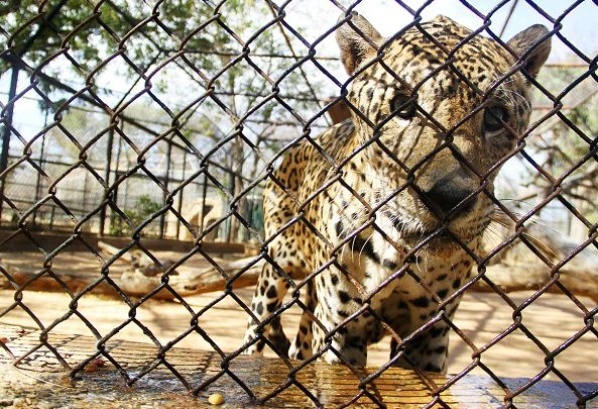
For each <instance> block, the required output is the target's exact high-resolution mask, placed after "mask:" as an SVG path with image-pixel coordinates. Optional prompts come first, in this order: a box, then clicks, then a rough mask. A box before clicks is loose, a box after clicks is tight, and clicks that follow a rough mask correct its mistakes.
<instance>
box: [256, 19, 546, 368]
mask: <svg viewBox="0 0 598 409" xmlns="http://www.w3.org/2000/svg"><path fill="white" fill-rule="evenodd" d="M482 31H483V30H481V29H480V30H477V31H471V30H469V29H467V28H465V27H463V26H461V25H459V24H458V23H456V22H454V21H453V20H451V19H449V18H447V17H444V16H438V17H436V18H434V19H433V20H431V21H428V22H423V23H421V22H417V21H414V22H413V23H412V24H410V25H409V26H408V27H406V28H403V29H401V30H400V31H399V32H398V33H397V34H395V35H393V36H391V37H390V38H388V39H385V38H383V37H382V35H381V34H379V32H378V31H377V30H376V29H375V28H374V27H373V26H372V25H371V24H370V23H369V22H368V21H367V20H366V19H365V18H364V17H363V16H361V15H359V14H357V13H355V12H352V13H348V14H346V15H345V14H343V15H342V16H341V18H340V20H339V23H338V28H337V30H336V40H337V43H338V45H339V48H340V52H341V61H342V63H343V65H344V68H345V69H346V71H347V73H348V74H349V80H348V81H347V82H346V83H345V85H344V86H343V87H342V96H341V97H342V98H343V100H344V101H345V103H346V104H347V106H348V107H349V108H350V110H351V118H350V119H348V120H346V121H344V122H341V123H338V124H336V125H334V126H332V127H331V128H329V129H328V130H326V131H325V132H324V133H322V134H321V135H319V136H318V137H315V138H309V137H305V138H304V139H303V140H301V142H300V143H298V144H295V145H294V146H292V147H290V148H288V149H287V150H286V152H285V153H284V157H283V159H282V162H281V164H280V165H279V166H278V167H277V168H276V169H275V170H273V171H272V172H271V173H270V174H269V175H268V177H267V182H266V185H265V189H264V194H263V205H264V221H265V235H266V238H267V239H266V240H267V253H266V255H265V258H266V262H265V263H264V266H263V269H262V270H261V273H260V275H259V280H258V284H257V286H256V289H255V293H254V296H253V300H252V302H251V308H250V309H251V316H250V318H249V322H248V326H247V330H246V334H245V338H244V352H245V353H247V354H259V353H262V352H263V349H264V347H265V345H269V346H270V347H271V348H272V349H274V350H275V351H276V352H278V353H279V354H281V355H284V356H288V357H291V358H296V359H303V360H305V359H316V358H319V359H323V360H325V361H327V362H330V363H338V362H344V363H346V364H351V365H355V366H365V365H366V363H367V347H368V345H369V344H372V343H375V342H378V341H380V340H381V339H382V338H383V337H384V336H385V335H387V334H390V335H391V336H390V338H391V346H390V351H391V352H390V359H391V364H394V365H398V366H403V367H411V368H418V369H421V370H425V371H433V372H446V367H447V356H448V341H449V333H450V332H451V331H450V330H451V320H452V318H453V316H454V314H455V311H456V309H457V306H458V304H459V301H460V299H461V296H462V294H463V292H464V291H465V290H466V289H467V287H468V285H469V283H471V282H472V281H473V280H475V279H476V278H479V274H481V272H482V271H483V270H482V269H478V263H479V260H480V254H481V248H480V246H481V242H482V237H483V235H484V232H485V231H486V229H487V227H488V225H489V224H490V222H491V220H492V217H493V213H494V212H495V210H496V199H495V198H494V194H493V193H494V181H495V178H496V175H497V172H498V171H499V169H500V168H501V166H502V164H503V163H504V162H505V161H506V160H507V159H508V158H509V157H510V156H512V155H513V154H514V152H515V151H516V147H517V146H519V145H520V144H521V143H522V141H523V140H524V138H525V137H526V134H527V132H528V131H527V128H528V125H529V121H530V111H531V105H530V92H531V91H530V89H531V84H532V83H533V82H534V81H535V78H536V76H537V75H538V72H539V70H540V69H541V67H542V65H543V64H544V63H545V61H546V59H547V58H548V55H549V53H550V48H551V44H550V32H549V30H548V29H547V28H546V27H544V26H542V25H532V26H530V27H529V28H527V29H525V30H523V31H521V32H520V33H519V34H517V35H515V36H514V37H513V38H511V39H510V40H509V41H507V42H506V43H505V42H502V41H501V40H499V39H498V37H496V36H487V35H482V33H481V32H482ZM289 291H292V292H293V294H294V295H295V296H294V297H292V298H291V301H288V302H286V303H285V302H284V297H285V295H286V294H287V293H288V292H289ZM301 294H302V295H301ZM300 295H301V297H300ZM293 304H297V305H299V306H300V307H302V308H303V312H302V315H301V318H300V323H299V328H298V330H297V332H296V336H295V337H294V340H293V342H291V341H290V340H289V339H288V338H287V337H286V335H285V333H284V330H283V328H282V325H281V318H280V316H281V314H282V313H283V312H284V311H285V310H286V309H288V308H289V307H290V306H291V305H293Z"/></svg>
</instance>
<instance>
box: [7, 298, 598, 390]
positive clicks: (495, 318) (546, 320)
mask: <svg viewBox="0 0 598 409" xmlns="http://www.w3.org/2000/svg"><path fill="white" fill-rule="evenodd" d="M251 293H252V290H251V289H249V288H246V289H241V290H236V291H235V295H236V296H238V297H239V299H240V300H242V301H243V302H245V303H248V302H249V301H250V299H251ZM531 295H533V292H525V293H523V292H519V293H514V294H511V295H509V298H510V300H511V302H512V303H513V304H514V305H517V306H519V305H521V304H522V303H523V302H524V301H526V300H527V299H528V298H529V297H530V296H531ZM22 296H23V299H22V302H23V303H24V304H25V305H26V306H27V309H28V310H29V311H27V310H25V309H23V308H21V307H16V308H14V309H10V308H11V305H13V303H14V297H15V293H14V292H13V291H11V290H1V291H0V312H2V311H6V310H7V309H10V311H8V312H7V313H5V314H4V315H3V316H2V317H0V322H2V323H6V324H16V325H21V326H26V327H37V325H36V323H35V321H34V320H33V318H32V317H31V315H30V313H32V314H34V315H35V316H36V317H37V319H39V320H40V322H41V324H42V325H44V326H49V325H51V324H52V323H53V322H55V321H56V320H59V319H61V318H63V317H65V314H66V313H67V312H68V311H69V303H70V301H71V300H70V298H69V297H68V296H67V295H65V294H60V293H47V292H33V291H31V292H30V291H27V292H24V293H23V295H22ZM221 296H222V293H219V292H216V293H210V294H204V295H197V296H191V297H186V299H185V300H186V302H187V303H188V304H189V305H190V306H191V308H192V310H193V312H194V313H195V314H198V313H200V312H201V314H200V315H199V318H198V323H199V325H200V327H201V328H202V329H203V330H204V331H205V333H206V334H207V335H208V336H209V338H210V340H211V342H213V343H215V344H216V345H218V347H219V348H221V349H222V350H224V351H234V350H235V349H237V348H239V347H240V346H241V343H242V337H243V332H244V329H245V325H246V318H245V317H246V314H245V312H244V311H243V310H242V308H241V306H240V305H239V304H238V303H237V301H236V300H234V298H233V297H232V296H230V295H229V296H226V297H224V298H223V299H222V300H220V301H218V302H216V303H215V304H214V305H211V306H210V308H209V309H207V310H205V311H204V308H205V307H206V306H209V305H210V304H212V303H213V302H214V301H215V300H216V299H218V298H219V297H221ZM579 301H580V302H582V303H583V304H585V307H586V308H588V309H591V308H595V305H592V303H591V301H590V300H589V299H580V300H579ZM76 307H77V311H78V312H79V313H80V314H81V315H82V316H84V317H85V318H86V319H87V320H88V321H89V322H90V323H91V324H92V325H93V327H94V328H95V330H97V331H98V332H99V333H100V334H101V335H105V334H107V333H108V332H110V331H112V330H113V329H114V328H116V327H118V326H119V325H121V324H122V323H123V322H124V321H126V320H127V318H128V317H129V315H130V313H131V312H130V308H129V307H128V306H127V305H126V304H125V303H124V302H123V301H119V300H115V299H113V298H107V297H101V296H95V295H86V296H84V297H83V298H82V299H81V300H79V302H78V303H77V306H76ZM135 317H136V319H137V320H139V322H141V323H143V325H144V326H145V327H146V328H147V329H148V330H149V331H151V333H152V334H153V335H154V336H155V337H156V338H157V339H158V340H159V341H160V342H161V343H167V342H169V341H172V340H174V339H175V338H177V337H179V336H180V335H181V334H183V333H184V332H185V331H187V330H188V329H189V328H190V324H189V323H190V321H191V319H192V313H191V312H190V311H188V310H187V309H186V308H185V307H184V306H183V305H182V304H181V303H177V302H169V301H153V300H149V301H147V302H145V303H143V304H142V305H141V306H139V307H138V308H137V309H136V311H135ZM283 317H284V318H285V320H284V321H286V322H283V323H284V325H286V327H287V328H289V330H287V334H290V333H291V332H292V329H293V328H296V325H297V322H298V318H299V311H298V310H297V311H293V310H291V311H289V312H288V313H286V314H284V315H283ZM513 322H514V321H513V309H512V308H511V307H510V306H509V305H508V304H507V302H506V301H504V300H503V299H502V298H500V297H499V296H497V295H495V294H489V293H469V294H467V295H466V296H465V297H464V300H463V302H462V304H461V307H460V309H459V311H458V313H457V316H456V319H455V325H456V327H457V328H458V329H459V330H460V331H461V333H462V335H464V336H465V337H467V339H468V341H471V344H472V345H473V346H475V347H476V348H478V350H483V353H482V355H481V356H482V358H481V362H482V363H483V364H484V365H485V366H487V367H488V368H490V369H491V370H492V371H493V372H494V373H495V374H496V375H497V376H499V377H505V378H519V377H523V378H530V377H534V376H536V375H537V374H538V373H540V372H541V371H542V370H543V369H544V368H545V364H544V361H545V356H546V355H545V353H544V352H543V350H544V349H545V350H547V351H552V350H554V349H555V348H558V347H559V346H561V345H564V344H567V343H569V342H570V341H569V340H570V339H573V338H574V337H578V338H577V339H576V340H575V341H574V342H572V343H571V344H570V345H569V346H568V347H567V348H566V349H565V350H564V351H563V352H561V353H560V354H558V355H557V357H556V358H555V365H554V366H555V368H556V369H557V370H558V371H559V372H560V373H561V374H562V375H564V376H566V377H567V378H568V379H569V380H570V381H573V382H598V366H596V365H595V362H596V351H598V340H597V338H596V336H595V335H594V334H592V333H591V332H586V333H583V331H582V330H583V328H585V324H584V321H583V314H582V312H581V310H580V309H579V308H578V307H577V306H576V305H575V304H574V303H573V302H572V301H571V300H570V299H569V298H568V297H565V296H560V295H555V294H547V295H542V296H541V297H540V298H538V299H537V300H535V301H534V302H533V303H531V304H530V305H529V306H528V307H526V308H525V309H524V310H523V313H522V320H521V324H522V327H521V328H523V329H517V328H516V329H514V330H513V332H512V333H510V334H509V335H508V336H506V337H505V338H503V339H501V340H500V341H499V342H496V343H493V341H492V340H493V339H495V338H496V337H497V336H499V334H501V333H502V332H504V331H507V330H509V328H511V327H512V326H513ZM525 330H527V331H529V332H530V333H531V334H533V335H534V336H535V337H537V339H538V341H539V342H540V343H541V344H536V343H535V342H534V341H532V340H531V339H529V338H528V337H527V336H526V335H525ZM52 332H54V333H61V334H82V335H92V332H91V330H90V329H89V328H88V327H87V325H86V324H85V322H84V321H83V320H82V319H80V318H79V317H77V316H76V315H71V316H70V317H69V318H68V319H67V320H65V321H63V322H61V323H60V324H58V325H57V326H55V327H54V328H53V329H52ZM115 338H116V339H123V340H129V341H137V342H148V343H151V342H152V341H151V340H150V338H149V337H148V336H146V335H144V332H143V330H142V329H141V328H140V327H139V326H137V325H135V324H133V323H129V324H128V325H126V326H125V327H124V328H122V329H121V330H120V331H119V332H118V333H117V334H116V335H115ZM177 346H180V347H187V348H198V349H204V350H213V347H212V346H211V345H210V343H209V342H208V341H206V339H204V338H202V337H201V336H200V335H199V334H198V333H197V332H191V333H190V334H189V335H187V336H186V337H184V338H182V339H181V340H180V341H178V343H177ZM472 352H473V349H472V346H470V345H469V344H468V343H467V342H465V341H464V340H463V339H462V338H461V337H460V335H458V334H457V333H452V334H451V348H450V352H449V355H450V366H449V373H458V372H461V371H462V370H463V369H464V368H466V367H467V366H468V365H470V364H471V363H472V358H471V355H472ZM270 355H272V354H271V353H270ZM387 357H388V342H387V340H383V341H382V342H380V343H379V344H377V345H374V346H372V347H370V349H369V361H368V364H369V365H373V366H378V365H381V364H383V363H385V362H386V360H387ZM471 373H472V374H483V373H484V372H483V371H482V370H481V369H480V368H475V369H474V370H473V372H471ZM544 379H545V380H559V378H558V376H557V375H556V374H555V373H554V372H552V371H551V372H548V374H547V375H546V377H545V378H544Z"/></svg>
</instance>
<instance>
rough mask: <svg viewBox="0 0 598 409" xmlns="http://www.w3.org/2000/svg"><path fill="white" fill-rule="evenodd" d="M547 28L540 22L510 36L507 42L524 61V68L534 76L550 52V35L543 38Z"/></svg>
mask: <svg viewBox="0 0 598 409" xmlns="http://www.w3.org/2000/svg"><path fill="white" fill-rule="evenodd" d="M546 34H548V29H547V28H546V27H544V26H543V25H541V24H535V25H533V26H531V27H528V28H526V29H525V30H523V31H522V32H520V33H519V34H517V35H515V36H514V37H513V38H511V39H510V40H509V41H508V42H507V44H508V45H509V46H510V47H511V48H512V49H513V50H514V51H516V52H517V54H519V58H520V59H522V60H523V61H524V62H525V65H524V67H523V68H524V69H525V70H526V71H527V72H528V73H529V75H531V76H532V77H534V78H535V77H536V76H537V75H538V72H539V71H540V68H542V65H543V64H544V63H545V62H546V59H547V58H548V55H549V54H550V48H551V46H550V37H548V38H546V39H543V38H542V37H544V36H545V35H546Z"/></svg>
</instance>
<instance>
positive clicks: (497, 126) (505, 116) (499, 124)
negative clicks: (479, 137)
mask: <svg viewBox="0 0 598 409" xmlns="http://www.w3.org/2000/svg"><path fill="white" fill-rule="evenodd" d="M508 120H509V113H508V112H507V110H506V109H505V108H503V107H501V106H492V107H488V108H486V110H485V111H484V125H483V126H484V132H490V133H494V132H498V131H501V130H502V129H503V128H504V124H505V123H506V122H507V121H508Z"/></svg>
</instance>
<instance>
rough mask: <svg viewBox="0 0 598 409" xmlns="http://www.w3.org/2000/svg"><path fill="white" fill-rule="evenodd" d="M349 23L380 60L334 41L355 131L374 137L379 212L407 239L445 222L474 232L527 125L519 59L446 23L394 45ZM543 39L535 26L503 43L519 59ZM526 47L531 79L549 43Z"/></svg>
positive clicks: (469, 234)
mask: <svg viewBox="0 0 598 409" xmlns="http://www.w3.org/2000/svg"><path fill="white" fill-rule="evenodd" d="M353 19H354V20H355V21H354V23H355V24H356V25H357V26H358V27H359V28H360V29H362V31H363V32H364V33H366V34H368V35H369V36H373V39H374V40H375V42H376V44H378V46H379V53H380V54H378V53H376V52H373V51H372V52H370V53H369V54H368V53H367V52H366V51H364V50H367V46H366V45H365V44H363V43H361V44H360V45H359V46H356V45H355V44H353V43H352V42H357V43H358V44H359V41H360V40H361V41H365V40H363V39H362V38H361V36H358V38H355V37H351V35H350V34H347V33H345V34H344V37H343V35H342V34H340V35H339V44H340V45H341V50H342V51H343V53H344V54H345V55H344V56H343V61H344V62H345V66H346V68H347V71H348V72H349V73H351V74H354V75H355V78H354V80H353V81H352V83H351V84H350V85H349V88H348V95H347V100H348V101H349V103H350V104H351V105H352V106H353V107H354V108H355V109H354V113H353V120H354V123H355V125H356V129H357V132H358V134H359V137H360V139H361V140H362V141H363V142H364V143H366V142H367V141H371V140H372V139H374V140H375V142H374V143H372V144H371V145H370V146H371V147H370V148H368V150H369V157H368V162H369V163H370V164H371V165H372V166H371V168H372V169H373V171H372V172H373V173H374V174H375V175H371V176H372V178H373V179H376V180H378V181H379V182H380V186H379V188H382V189H383V194H382V197H381V199H380V200H382V201H384V202H386V204H385V207H384V208H382V210H383V211H385V212H388V214H389V216H392V219H393V220H397V223H396V224H397V226H396V227H397V228H398V229H400V230H401V232H402V233H403V236H404V237H405V236H408V235H414V236H417V237H421V236H422V235H425V234H428V233H431V232H433V231H434V230H435V229H437V228H438V227H440V226H441V225H448V226H449V229H450V230H451V231H452V232H453V233H454V234H456V235H458V236H459V237H460V238H462V239H463V240H469V239H471V238H473V237H477V236H479V235H480V233H481V232H482V231H483V230H484V229H485V227H486V225H487V224H488V222H489V216H490V214H491V213H492V209H493V203H492V201H491V199H490V197H491V194H492V192H493V181H494V178H495V176H496V173H497V171H498V169H499V168H500V166H501V164H502V160H503V159H504V158H506V157H508V155H509V153H511V152H512V151H513V148H514V146H515V144H516V142H517V140H518V139H519V138H521V137H522V136H523V135H524V133H525V129H526V127H527V124H528V121H529V114H530V102H529V90H528V88H529V83H528V81H527V80H526V77H525V76H524V75H523V74H522V73H521V72H520V70H518V69H517V67H516V64H517V59H516V58H515V57H514V56H512V55H511V54H510V53H509V52H508V51H507V50H506V49H504V48H503V47H502V46H501V45H499V44H498V43H496V42H495V41H494V40H491V39H489V38H485V37H481V36H473V35H472V33H471V31H470V30H468V29H466V28H464V27H462V26H460V25H458V24H456V23H454V22H453V21H452V20H450V19H448V18H445V17H438V18H436V19H434V20H433V21H431V22H430V23H425V24H422V25H421V29H420V28H411V29H409V30H407V31H406V32H405V33H403V34H402V35H401V36H400V37H398V38H397V39H395V40H393V41H392V42H385V41H384V40H383V39H381V37H376V34H377V32H375V30H374V29H373V28H372V27H371V26H369V25H368V24H367V22H365V20H363V19H362V18H361V17H359V16H354V18H353ZM349 30H351V29H349ZM353 33H354V31H353ZM545 33H546V29H545V28H543V27H541V26H540V27H539V26H532V27H530V28H529V29H527V30H525V31H524V32H522V33H520V34H518V35H517V36H515V37H514V38H513V39H512V40H511V41H510V42H509V45H510V46H511V47H512V48H513V49H515V50H516V51H519V52H520V53H525V52H527V50H528V49H530V47H533V46H534V45H535V44H536V43H537V42H538V40H539V39H540V38H541V36H542V35H544V34H545ZM378 36H379V34H378ZM347 44H349V45H347ZM351 44H352V45H351ZM531 50H532V52H531V54H532V57H533V56H534V55H535V58H531V57H528V59H527V60H526V61H525V62H524V63H522V66H523V67H524V68H525V69H526V70H527V71H528V72H529V74H530V75H532V76H534V75H536V74H537V72H538V70H539V69H540V67H541V65H542V64H543V62H544V61H545V59H546V58H547V56H548V52H549V50H550V44H549V43H547V42H546V41H545V42H540V43H539V45H537V46H536V48H535V49H534V48H532V49H531ZM534 51H535V54H534ZM360 52H361V54H359V53H360ZM346 54H350V56H347V55H346ZM378 55H381V57H379V56H378ZM360 56H361V58H360ZM446 220H450V222H448V223H447V221H446Z"/></svg>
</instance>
